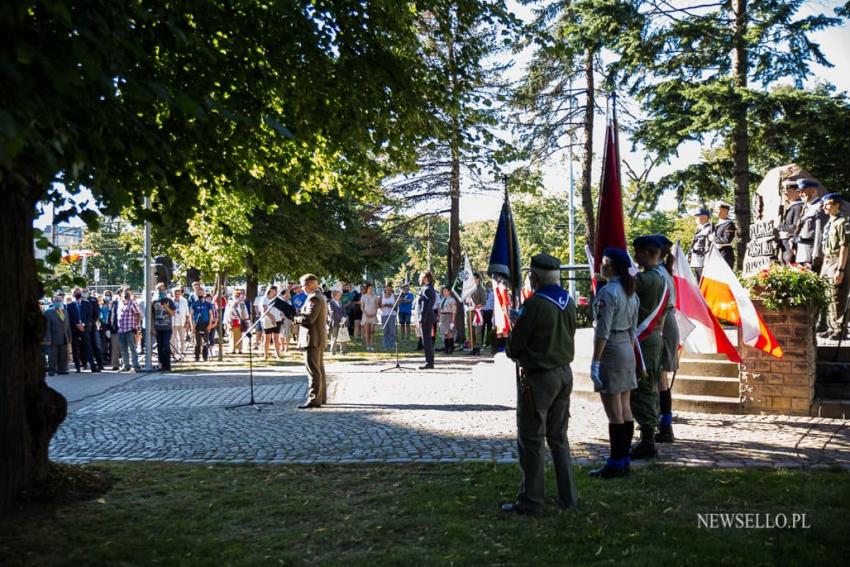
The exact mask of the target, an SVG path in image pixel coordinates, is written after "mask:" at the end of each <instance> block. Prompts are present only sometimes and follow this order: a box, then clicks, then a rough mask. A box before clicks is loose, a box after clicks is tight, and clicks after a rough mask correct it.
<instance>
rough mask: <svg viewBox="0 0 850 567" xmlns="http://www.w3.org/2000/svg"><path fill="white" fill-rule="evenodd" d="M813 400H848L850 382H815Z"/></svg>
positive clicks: (849, 398)
mask: <svg viewBox="0 0 850 567" xmlns="http://www.w3.org/2000/svg"><path fill="white" fill-rule="evenodd" d="M815 398H820V399H825V400H850V382H817V383H815Z"/></svg>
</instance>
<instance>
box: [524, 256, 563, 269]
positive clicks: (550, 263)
mask: <svg viewBox="0 0 850 567" xmlns="http://www.w3.org/2000/svg"><path fill="white" fill-rule="evenodd" d="M531 268H532V269H533V270H546V271H551V270H560V269H561V261H560V260H559V259H557V258H555V257H554V256H550V255H549V254H546V253H542V254H535V255H534V256H532V257H531Z"/></svg>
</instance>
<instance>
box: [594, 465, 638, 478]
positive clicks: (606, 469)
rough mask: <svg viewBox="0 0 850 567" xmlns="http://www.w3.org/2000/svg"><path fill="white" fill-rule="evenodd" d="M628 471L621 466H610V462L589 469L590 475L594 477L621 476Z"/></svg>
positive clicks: (625, 474)
mask: <svg viewBox="0 0 850 567" xmlns="http://www.w3.org/2000/svg"><path fill="white" fill-rule="evenodd" d="M628 474H629V471H628V470H626V468H625V466H623V467H614V466H611V463H609V462H606V463H605V464H604V465H602V467H600V468H598V469H596V470H592V471H590V476H592V477H594V478H621V477H624V476H628Z"/></svg>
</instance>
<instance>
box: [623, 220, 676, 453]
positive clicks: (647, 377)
mask: <svg viewBox="0 0 850 567" xmlns="http://www.w3.org/2000/svg"><path fill="white" fill-rule="evenodd" d="M632 246H633V247H634V250H635V262H637V264H638V265H639V266H640V267H641V268H643V271H641V272H640V273H638V274H637V276H636V277H635V280H636V282H635V284H636V285H635V293H637V296H638V300H639V301H640V306H639V308H638V328H637V335H638V339H639V342H640V349H641V352H642V354H643V365H644V369H645V371H644V369H641V368H640V364H638V379H637V383H638V387H637V390H635V392H634V394H633V395H632V398H631V403H632V414H633V415H634V418H635V421H636V422H637V423H638V426H639V427H640V443H638V444H637V445H636V446H635V447H634V449H632V452H631V458H632V459H647V458H652V457H654V456H655V453H656V451H655V429H656V428H657V427H658V382H659V380H660V379H661V354H662V350H663V340H662V337H661V330H662V329H663V328H664V319H665V312H666V308H667V298H668V296H669V290H668V289H667V282H666V279H665V277H664V275H663V273H662V272H661V270H662V269H663V268H662V267H661V266H659V264H658V263H659V260H660V257H661V249H662V248H663V246H662V243H661V242H659V241H658V239H657V238H655V237H654V236H639V237H637V238H635V239H634V241H633V242H632Z"/></svg>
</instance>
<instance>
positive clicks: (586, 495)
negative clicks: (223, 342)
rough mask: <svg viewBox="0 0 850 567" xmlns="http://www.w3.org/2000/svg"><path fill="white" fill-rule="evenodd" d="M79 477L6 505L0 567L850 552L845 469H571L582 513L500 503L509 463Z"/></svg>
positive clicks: (152, 467)
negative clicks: (611, 475) (772, 519)
mask: <svg viewBox="0 0 850 567" xmlns="http://www.w3.org/2000/svg"><path fill="white" fill-rule="evenodd" d="M87 468H88V467H87ZM64 469H65V470H66V471H75V470H76V471H78V469H71V468H69V467H64ZM89 470H99V471H105V472H106V473H107V474H108V475H111V477H112V478H113V480H114V484H113V486H112V488H111V490H109V491H108V492H106V493H105V494H102V495H100V496H95V497H93V498H91V499H89V500H86V501H77V502H71V503H65V504H62V505H58V504H54V505H44V504H36V505H30V506H29V507H25V508H24V509H23V510H21V511H18V512H17V513H16V514H15V515H14V516H13V517H12V518H11V519H8V520H5V521H4V522H2V523H0V534H2V536H0V564H2V565H6V566H9V565H38V566H43V565H57V564H58V565H136V564H159V565H228V564H234V565H237V564H238V565H264V564H272V565H276V564H308V563H321V564H349V565H361V564H381V565H383V564H407V565H409V566H414V565H427V564H434V565H442V564H467V565H468V564H474V565H478V564H485V565H486V564H522V565H535V564H539V565H566V564H571V565H588V564H615V565H616V564H629V565H651V566H653V567H659V566H671V567H672V566H678V565H687V564H722V565H727V564H730V565H731V564H737V565H775V564H789V565H793V564H804V563H805V564H809V565H839V564H843V562H844V561H845V560H846V554H847V552H848V551H850V543H848V542H850V535H848V527H850V524H848V521H847V517H848V503H850V475H848V474H847V473H846V472H833V471H816V472H815V471H765V470H728V469H696V468H666V467H661V466H656V467H652V468H648V469H643V470H641V471H638V472H636V473H634V474H633V475H632V477H631V478H629V479H617V480H612V481H607V482H606V481H594V480H591V479H589V478H587V476H586V472H587V471H586V470H582V469H576V472H577V477H578V482H579V498H580V505H579V507H578V508H577V509H575V510H571V511H567V512H563V513H560V512H558V511H557V509H556V508H555V506H554V505H552V506H550V507H549V509H548V510H547V512H546V513H545V514H544V515H543V516H542V517H540V518H528V517H521V516H515V515H505V514H502V513H500V512H499V511H498V509H497V505H498V503H499V502H500V501H504V500H510V499H512V497H513V496H514V489H515V487H516V484H517V481H518V475H519V470H518V468H517V467H516V466H512V465H488V464H451V465H448V464H447V465H405V466H393V465H359V466H251V465H243V466H240V465H232V466H221V465H216V466H203V465H180V464H158V463H126V464H114V463H110V464H98V465H96V466H93V467H91V468H90V469H89ZM71 474H78V473H73V472H72V473H71ZM553 487H554V482H553V479H552V478H551V477H549V478H547V488H548V489H549V490H550V491H551V490H553ZM699 512H702V513H705V512H744V513H774V514H777V513H783V514H787V515H788V519H789V521H790V519H791V514H793V513H801V514H806V521H807V523H808V525H810V526H811V527H810V528H809V529H796V530H791V529H784V530H781V529H705V528H700V527H698V520H697V513H699Z"/></svg>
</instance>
